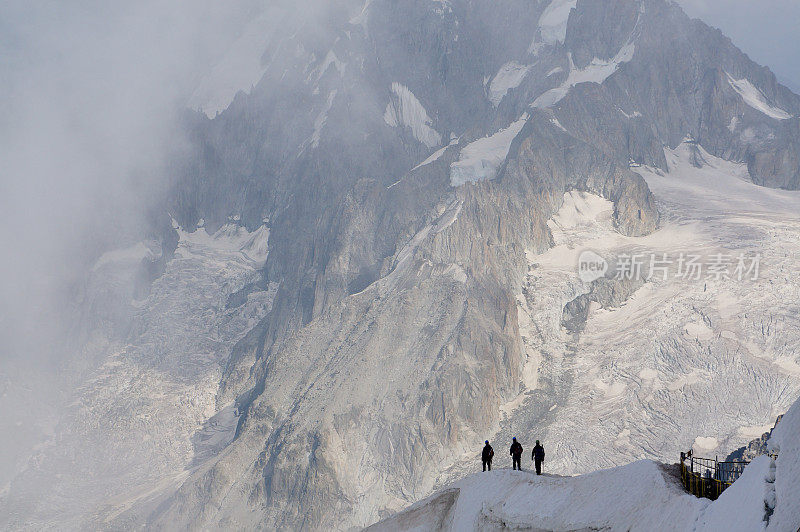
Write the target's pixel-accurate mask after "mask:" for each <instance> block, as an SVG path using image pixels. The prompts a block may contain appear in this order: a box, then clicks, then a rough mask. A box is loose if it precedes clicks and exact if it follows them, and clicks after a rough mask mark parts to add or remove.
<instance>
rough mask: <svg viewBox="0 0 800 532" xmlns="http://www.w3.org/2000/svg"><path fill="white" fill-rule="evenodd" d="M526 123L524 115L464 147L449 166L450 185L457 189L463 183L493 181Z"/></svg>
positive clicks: (526, 116)
mask: <svg viewBox="0 0 800 532" xmlns="http://www.w3.org/2000/svg"><path fill="white" fill-rule="evenodd" d="M527 121H528V114H527V113H524V114H523V115H522V117H520V119H519V120H517V121H516V122H512V123H511V124H510V125H509V126H508V127H506V128H503V129H501V130H500V131H498V132H497V133H494V134H493V135H490V136H488V137H483V138H480V139H478V140H476V141H473V142H471V143H469V144H467V145H466V146H464V148H462V149H461V153H460V154H459V157H458V160H457V161H455V162H454V163H452V164H451V165H450V185H452V186H454V187H459V186H461V185H463V184H464V183H474V182H477V181H486V180H489V179H494V177H495V175H497V170H498V169H499V168H500V165H501V164H503V162H504V161H505V160H506V157H508V150H509V149H510V148H511V143H512V142H513V141H514V139H515V138H516V136H517V135H518V134H519V132H520V131H521V130H522V127H523V126H524V125H525V123H526V122H527Z"/></svg>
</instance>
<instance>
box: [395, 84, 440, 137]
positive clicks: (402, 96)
mask: <svg viewBox="0 0 800 532" xmlns="http://www.w3.org/2000/svg"><path fill="white" fill-rule="evenodd" d="M392 93H393V95H394V97H393V98H392V99H391V101H390V102H389V103H388V104H387V105H386V111H385V112H384V113H383V120H384V122H386V124H387V125H388V126H390V127H400V126H406V127H409V128H411V133H412V134H413V135H414V138H415V139H417V140H418V141H420V142H421V143H423V144H424V145H425V146H427V147H428V148H433V147H436V146H439V145H441V143H442V136H441V135H440V134H439V133H438V132H437V131H436V130H435V129H433V127H432V126H433V120H431V118H430V117H429V116H428V112H427V111H426V110H425V107H423V105H422V104H421V103H420V101H419V100H418V99H417V97H416V96H414V93H413V92H411V91H410V90H409V89H408V87H406V86H405V85H402V84H400V83H397V82H394V83H392Z"/></svg>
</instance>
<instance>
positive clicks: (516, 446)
mask: <svg viewBox="0 0 800 532" xmlns="http://www.w3.org/2000/svg"><path fill="white" fill-rule="evenodd" d="M511 440H512V441H511V453H510V454H511V468H512V469H519V470H520V471H522V445H520V443H519V442H518V441H517V439H516V438H511Z"/></svg>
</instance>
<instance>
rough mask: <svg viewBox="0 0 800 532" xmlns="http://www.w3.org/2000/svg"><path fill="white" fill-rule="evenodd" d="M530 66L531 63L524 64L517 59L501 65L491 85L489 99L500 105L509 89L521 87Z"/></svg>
mask: <svg viewBox="0 0 800 532" xmlns="http://www.w3.org/2000/svg"><path fill="white" fill-rule="evenodd" d="M530 68H531V67H530V65H522V64H520V63H517V62H516V61H510V62H508V63H506V64H505V65H503V66H502V67H500V70H499V71H498V72H497V74H495V76H494V78H493V79H492V83H491V84H490V85H489V101H491V102H492V104H493V105H494V106H495V107H497V106H498V105H500V102H501V101H502V100H503V98H504V97H505V95H506V94H508V91H509V90H511V89H514V88H516V87H519V85H520V83H522V80H524V79H525V76H527V75H528V71H529V70H530Z"/></svg>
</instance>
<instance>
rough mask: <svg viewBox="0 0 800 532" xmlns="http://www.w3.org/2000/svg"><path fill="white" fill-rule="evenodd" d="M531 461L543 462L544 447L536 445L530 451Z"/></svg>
mask: <svg viewBox="0 0 800 532" xmlns="http://www.w3.org/2000/svg"><path fill="white" fill-rule="evenodd" d="M531 459H533V460H536V461H537V462H544V447H542V446H541V445H536V446H535V447H534V448H533V451H531Z"/></svg>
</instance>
